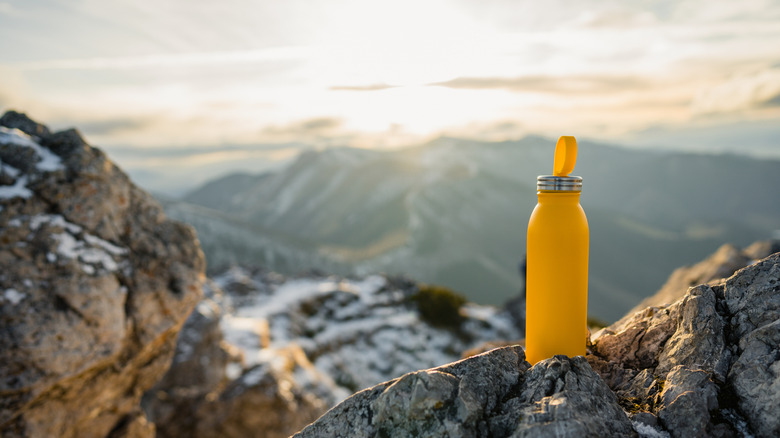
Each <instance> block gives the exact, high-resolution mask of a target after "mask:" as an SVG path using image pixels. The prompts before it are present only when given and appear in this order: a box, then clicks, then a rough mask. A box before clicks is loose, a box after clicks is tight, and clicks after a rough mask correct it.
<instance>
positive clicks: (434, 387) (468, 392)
mask: <svg viewBox="0 0 780 438" xmlns="http://www.w3.org/2000/svg"><path fill="white" fill-rule="evenodd" d="M295 436H296V437H301V438H304V437H321V436H333V437H374V436H380V437H384V436H388V437H389V436H392V437H442V436H452V437H455V436H457V437H488V436H490V437H510V436H511V437H537V436H538V437H542V436H593V437H596V436H636V433H635V432H634V430H633V427H632V425H631V422H630V421H629V420H628V417H627V416H626V414H625V413H624V412H623V410H622V409H621V408H620V406H619V405H618V402H617V398H616V397H615V396H614V394H612V393H611V391H610V390H609V388H608V387H607V386H606V385H605V384H604V382H603V381H602V380H601V378H599V376H598V375H597V374H596V373H595V372H594V371H593V370H592V369H591V367H590V365H589V364H588V362H587V361H586V360H585V359H584V358H583V357H577V358H573V359H570V358H567V357H565V356H556V357H554V358H551V359H548V360H545V361H542V362H540V363H538V364H536V365H535V366H534V367H533V368H531V367H530V365H529V364H528V362H526V361H525V355H524V353H523V350H522V348H521V347H519V346H515V347H504V348H498V349H495V350H491V351H489V352H487V353H484V354H481V355H478V356H474V357H471V358H468V359H464V360H462V361H459V362H456V363H453V364H450V365H446V366H443V367H439V368H433V369H430V370H424V371H418V372H414V373H410V374H406V375H404V376H402V377H400V378H398V379H396V380H392V381H389V382H385V383H382V384H379V385H377V386H375V387H372V388H369V389H366V390H364V391H361V392H359V393H357V394H355V395H353V396H352V397H350V398H349V399H347V400H346V401H344V402H343V403H341V404H340V405H338V406H336V407H335V408H333V409H332V410H330V411H329V412H328V413H327V414H325V415H324V416H322V417H321V418H320V419H318V420H317V421H315V422H314V423H312V424H311V425H309V426H307V427H306V428H304V429H303V430H302V431H301V432H299V433H298V434H297V435H295Z"/></svg>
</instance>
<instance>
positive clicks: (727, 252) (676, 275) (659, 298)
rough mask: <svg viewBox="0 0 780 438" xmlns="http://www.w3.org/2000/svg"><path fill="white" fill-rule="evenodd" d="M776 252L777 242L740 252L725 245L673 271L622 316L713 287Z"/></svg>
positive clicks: (758, 245) (755, 244)
mask: <svg viewBox="0 0 780 438" xmlns="http://www.w3.org/2000/svg"><path fill="white" fill-rule="evenodd" d="M778 251H780V240H770V241H763V242H755V243H753V244H752V245H750V246H749V247H747V248H745V249H744V250H740V249H739V248H737V247H735V246H734V245H731V244H725V245H723V246H721V247H720V248H718V250H717V251H715V253H714V254H712V255H711V256H709V257H708V258H706V259H705V260H703V261H701V262H699V263H696V264H695V265H693V266H683V267H681V268H677V269H676V270H675V271H674V272H673V273H672V275H671V276H669V279H668V280H666V283H665V284H664V285H663V286H662V287H661V289H660V290H659V291H658V292H656V293H655V294H654V295H653V296H651V297H648V298H645V299H644V300H642V302H641V303H639V304H638V305H637V306H636V307H634V308H633V309H631V310H630V311H628V312H627V313H626V317H630V315H633V314H634V313H636V312H639V311H641V310H643V309H645V308H647V307H658V306H665V305H668V304H671V303H673V302H675V301H677V300H678V299H680V298H682V296H683V295H685V293H686V292H687V291H688V288H690V287H693V286H697V285H700V284H713V285H714V284H717V283H718V282H719V281H720V280H721V279H724V278H727V277H730V276H731V275H732V274H734V272H736V271H737V270H739V269H742V268H744V267H745V266H747V265H748V264H750V263H751V262H753V261H756V260H760V259H763V258H765V257H767V256H769V255H770V254H774V253H776V252H778ZM624 319H625V318H624Z"/></svg>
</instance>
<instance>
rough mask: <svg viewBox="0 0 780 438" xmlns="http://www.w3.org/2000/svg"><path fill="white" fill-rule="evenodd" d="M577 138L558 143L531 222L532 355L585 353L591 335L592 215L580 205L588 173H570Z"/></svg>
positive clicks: (528, 340) (539, 184)
mask: <svg viewBox="0 0 780 438" xmlns="http://www.w3.org/2000/svg"><path fill="white" fill-rule="evenodd" d="M576 161H577V140H575V138H574V137H568V136H564V137H561V138H560V139H558V143H557V145H556V146H555V158H554V165H553V175H550V176H540V177H538V178H537V179H536V189H537V196H538V199H539V202H538V204H536V207H535V208H534V211H533V213H531V219H530V220H529V222H528V249H527V252H528V254H527V266H526V325H525V327H526V329H525V346H526V353H525V354H526V359H527V360H528V362H530V363H531V364H535V363H537V362H539V361H540V360H543V359H547V358H549V357H552V356H554V355H556V354H565V355H566V356H569V357H572V356H579V355H584V354H585V344H586V338H587V336H588V328H587V319H588V316H587V315H588V243H589V232H588V219H587V218H586V217H585V211H584V210H583V209H582V206H580V191H581V190H582V178H581V177H579V176H569V173H571V171H572V170H574V164H575V162H576Z"/></svg>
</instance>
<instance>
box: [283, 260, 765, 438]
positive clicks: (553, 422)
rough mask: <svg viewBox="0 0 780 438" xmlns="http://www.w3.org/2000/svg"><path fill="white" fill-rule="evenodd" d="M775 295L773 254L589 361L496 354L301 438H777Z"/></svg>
mask: <svg viewBox="0 0 780 438" xmlns="http://www.w3.org/2000/svg"><path fill="white" fill-rule="evenodd" d="M778 292H780V253H778V254H774V255H771V256H769V257H766V258H765V259H763V260H760V261H758V262H756V263H753V264H751V265H749V266H747V267H745V268H743V269H741V270H739V271H737V272H736V273H735V274H734V275H733V276H732V277H730V278H729V279H727V280H724V281H722V282H719V283H718V284H715V285H713V286H709V285H700V286H697V287H695V288H691V289H690V290H689V291H688V293H687V294H686V295H684V296H683V297H682V298H681V299H679V300H677V301H676V302H674V303H672V304H670V305H667V306H660V307H650V308H648V309H645V310H644V311H642V312H638V313H635V314H633V315H631V317H630V318H626V319H625V320H623V321H621V322H620V323H616V324H614V325H612V326H610V327H607V328H606V329H604V330H602V331H601V332H599V333H597V334H596V335H594V338H593V340H592V344H591V345H590V350H591V354H589V355H588V356H587V357H585V358H583V357H575V358H571V359H570V358H567V357H564V356H556V357H554V358H551V359H547V360H544V361H541V362H539V363H538V364H536V365H535V366H534V367H530V366H529V364H528V363H527V362H525V360H524V359H525V357H524V354H523V350H522V348H521V347H520V346H513V347H504V348H498V349H495V350H491V351H489V352H487V353H484V354H481V355H478V356H473V357H470V358H467V359H464V360H462V361H460V362H456V363H454V364H450V365H446V366H442V367H437V368H432V369H428V370H423V371H417V372H413V373H409V374H406V375H404V376H402V377H400V378H398V379H394V380H390V381H387V382H384V383H381V384H379V385H376V386H373V387H371V388H368V389H366V390H364V391H361V392H359V393H357V394H355V395H353V396H352V397H350V398H348V399H347V400H345V401H344V402H342V403H341V404H339V405H337V406H336V407H335V408H333V409H331V410H330V411H328V412H327V413H326V414H325V415H323V416H322V417H320V418H319V419H318V420H317V421H315V422H314V423H312V424H311V425H309V426H307V427H306V428H304V429H303V430H301V431H300V432H299V433H298V434H297V435H296V437H301V438H305V437H319V436H336V437H340V436H342V437H347V436H349V437H353V436H354V437H384V436H393V437H396V436H397V437H411V436H415V437H418V436H419V437H426V436H431V437H433V436H464V437H483V436H495V437H520V436H539V437H543V436H544V437H547V436H621V437H622V436H637V435H638V436H641V437H664V436H670V437H697V436H699V437H710V436H712V437H738V436H742V437H745V436H757V437H773V436H778V435H780V419H779V418H780V417H778V416H777V409H776V406H777V405H778V403H780V378H778V377H777V376H779V375H780V355H778V354H777V351H780V293H778ZM629 416H630V420H629Z"/></svg>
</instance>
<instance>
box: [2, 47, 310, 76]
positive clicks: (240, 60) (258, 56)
mask: <svg viewBox="0 0 780 438" xmlns="http://www.w3.org/2000/svg"><path fill="white" fill-rule="evenodd" d="M309 54H310V51H309V49H308V48H305V47H272V48H265V49H258V50H238V51H218V52H202V53H179V54H165V55H147V56H117V57H97V58H74V59H55V60H45V61H32V62H20V63H9V64H6V66H7V67H13V68H14V69H16V70H20V71H38V70H125V69H137V68H150V67H198V66H202V65H220V66H222V65H226V64H253V63H260V62H269V61H286V60H298V59H303V58H305V57H306V56H308V55H309Z"/></svg>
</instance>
